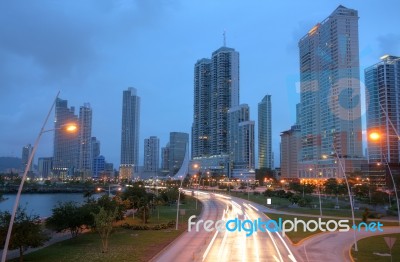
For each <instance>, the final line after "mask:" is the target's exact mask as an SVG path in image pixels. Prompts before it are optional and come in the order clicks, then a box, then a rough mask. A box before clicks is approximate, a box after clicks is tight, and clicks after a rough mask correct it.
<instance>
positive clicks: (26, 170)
mask: <svg viewBox="0 0 400 262" xmlns="http://www.w3.org/2000/svg"><path fill="white" fill-rule="evenodd" d="M59 94H60V92H58V93H57V95H56V98H55V99H54V102H53V104H52V106H51V108H50V110H49V112H48V114H47V116H46V119H45V121H44V123H43V125H42V128H41V129H40V132H39V135H38V136H37V138H36V141H35V144H34V146H33V149H32V152H31V154H30V155H29V159H28V163H27V164H26V167H25V171H24V174H23V175H22V178H21V183H20V184H19V188H18V193H17V196H16V197H15V202H14V207H13V211H12V214H11V219H10V224H9V226H8V231H7V236H6V241H5V244H4V249H3V254H2V257H1V262H5V261H6V258H7V251H8V246H9V244H10V238H11V232H12V228H13V225H14V220H15V215H16V213H17V209H18V205H19V200H20V198H21V193H22V188H23V187H24V182H25V180H26V177H27V174H28V171H29V167H30V166H31V164H32V161H33V157H34V155H35V153H36V149H37V147H38V145H39V141H40V138H41V137H42V135H43V134H44V133H46V132H49V131H53V130H55V129H50V130H45V129H44V128H45V127H46V124H47V121H48V119H49V117H50V114H51V112H52V111H53V108H54V105H55V103H56V100H57V98H58V95H59ZM76 129H77V126H76V125H69V126H67V127H66V130H67V131H68V132H74V131H76Z"/></svg>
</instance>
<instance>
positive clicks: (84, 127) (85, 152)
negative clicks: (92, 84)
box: [79, 103, 93, 178]
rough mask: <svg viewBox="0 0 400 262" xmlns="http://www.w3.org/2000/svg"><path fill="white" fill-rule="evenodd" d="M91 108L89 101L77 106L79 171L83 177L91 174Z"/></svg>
mask: <svg viewBox="0 0 400 262" xmlns="http://www.w3.org/2000/svg"><path fill="white" fill-rule="evenodd" d="M91 141H92V109H91V107H90V104H89V103H85V104H84V105H83V106H81V107H80V108H79V171H80V172H82V173H83V176H84V178H88V177H91V176H92V174H91V173H92V164H93V156H92V147H91Z"/></svg>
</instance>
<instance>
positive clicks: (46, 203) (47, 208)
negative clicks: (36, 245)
mask: <svg viewBox="0 0 400 262" xmlns="http://www.w3.org/2000/svg"><path fill="white" fill-rule="evenodd" d="M16 196H17V195H16V194H5V195H3V197H4V198H6V200H4V201H1V202H0V210H1V211H9V212H12V209H13V207H14V203H15V197H16ZM98 196H99V195H94V197H95V198H96V197H98ZM68 201H74V202H77V203H79V204H82V203H83V202H84V201H85V198H84V197H83V193H57V194H22V195H21V198H20V201H19V205H20V206H21V207H25V208H26V211H27V213H28V214H29V213H31V212H32V213H34V214H37V215H39V216H40V217H42V218H44V217H49V216H51V214H52V212H51V210H52V209H53V208H54V206H55V205H57V203H58V202H68Z"/></svg>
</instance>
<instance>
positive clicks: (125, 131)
mask: <svg viewBox="0 0 400 262" xmlns="http://www.w3.org/2000/svg"><path fill="white" fill-rule="evenodd" d="M139 125H140V97H139V96H138V95H137V90H136V89H135V88H133V87H130V88H128V90H125V91H123V99H122V131H121V165H122V166H124V167H126V166H127V165H131V166H132V167H133V170H134V171H135V172H137V171H138V167H139Z"/></svg>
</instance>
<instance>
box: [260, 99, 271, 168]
mask: <svg viewBox="0 0 400 262" xmlns="http://www.w3.org/2000/svg"><path fill="white" fill-rule="evenodd" d="M271 108H272V106H271V96H270V95H266V96H264V98H263V99H262V100H261V102H260V103H258V166H259V168H269V169H272V168H273V166H272V126H271V125H272V124H271V119H272V118H271Z"/></svg>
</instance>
